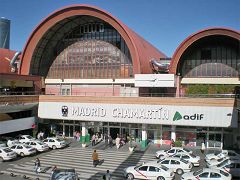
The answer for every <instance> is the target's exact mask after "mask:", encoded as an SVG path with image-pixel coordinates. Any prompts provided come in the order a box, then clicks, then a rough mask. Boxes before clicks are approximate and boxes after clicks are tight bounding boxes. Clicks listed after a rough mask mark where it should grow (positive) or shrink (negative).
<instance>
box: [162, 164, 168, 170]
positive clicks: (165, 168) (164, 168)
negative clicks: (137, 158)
mask: <svg viewBox="0 0 240 180" xmlns="http://www.w3.org/2000/svg"><path fill="white" fill-rule="evenodd" d="M161 168H162V169H163V170H164V171H168V170H169V168H167V167H166V166H164V165H161Z"/></svg>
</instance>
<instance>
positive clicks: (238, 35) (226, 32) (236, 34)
mask: <svg viewBox="0 0 240 180" xmlns="http://www.w3.org/2000/svg"><path fill="white" fill-rule="evenodd" d="M214 35H223V36H227V37H232V38H234V39H237V40H239V41H240V31H234V30H232V29H227V28H208V29H204V30H201V31H199V32H197V33H194V34H192V35H190V36H188V37H187V38H186V39H185V40H184V41H183V42H182V43H181V44H180V45H179V46H178V48H177V49H176V51H175V52H174V54H173V57H172V60H171V64H170V69H169V73H173V74H176V72H177V66H178V63H179V61H180V58H181V56H182V54H183V53H184V52H185V51H186V50H187V48H189V47H190V46H191V45H192V44H193V43H195V42H197V41H198V40H200V39H202V38H204V37H207V36H214Z"/></svg>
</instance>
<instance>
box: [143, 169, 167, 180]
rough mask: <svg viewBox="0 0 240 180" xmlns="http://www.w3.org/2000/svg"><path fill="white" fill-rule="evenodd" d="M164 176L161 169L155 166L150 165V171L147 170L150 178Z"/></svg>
mask: <svg viewBox="0 0 240 180" xmlns="http://www.w3.org/2000/svg"><path fill="white" fill-rule="evenodd" d="M159 176H163V177H164V174H162V172H161V169H160V168H158V167H155V166H149V168H148V172H147V177H148V179H157V177H159Z"/></svg>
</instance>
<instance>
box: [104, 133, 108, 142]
mask: <svg viewBox="0 0 240 180" xmlns="http://www.w3.org/2000/svg"><path fill="white" fill-rule="evenodd" d="M104 140H105V144H108V135H107V134H105V135H104Z"/></svg>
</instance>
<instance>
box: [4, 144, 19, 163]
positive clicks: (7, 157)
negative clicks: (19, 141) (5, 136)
mask: <svg viewBox="0 0 240 180" xmlns="http://www.w3.org/2000/svg"><path fill="white" fill-rule="evenodd" d="M16 157H17V154H16V152H14V151H13V150H11V149H9V148H8V147H3V148H0V162H1V161H7V160H11V159H15V158H16Z"/></svg>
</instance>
